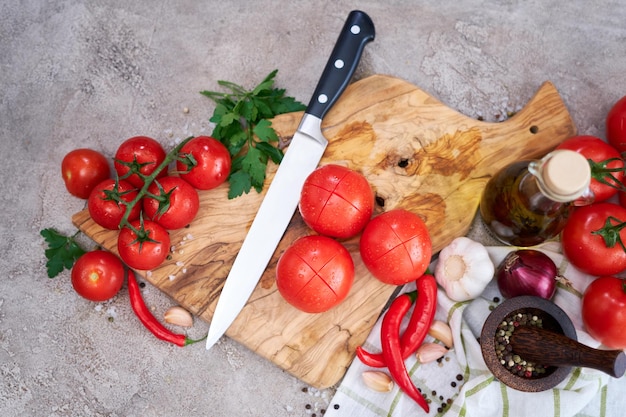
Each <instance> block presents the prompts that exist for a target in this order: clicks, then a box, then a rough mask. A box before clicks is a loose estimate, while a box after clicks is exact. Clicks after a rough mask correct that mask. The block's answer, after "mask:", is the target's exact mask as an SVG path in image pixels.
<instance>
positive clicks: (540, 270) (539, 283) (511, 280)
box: [496, 249, 559, 300]
mask: <svg viewBox="0 0 626 417" xmlns="http://www.w3.org/2000/svg"><path fill="white" fill-rule="evenodd" d="M558 278H559V277H558V275H557V269H556V265H555V264H554V262H553V261H552V259H550V257H549V256H548V255H546V254H545V253H543V252H540V251H538V250H533V249H520V250H517V251H513V252H510V253H509V254H508V255H507V256H506V258H504V260H503V261H502V262H501V263H500V265H499V266H498V268H497V269H496V279H497V281H498V288H499V289H500V292H501V293H502V295H503V296H504V297H506V298H512V297H517V296H520V295H534V296H538V297H542V298H545V299H547V300H549V299H551V298H552V297H553V296H554V292H555V291H556V282H557V280H558Z"/></svg>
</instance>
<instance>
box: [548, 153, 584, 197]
mask: <svg viewBox="0 0 626 417" xmlns="http://www.w3.org/2000/svg"><path fill="white" fill-rule="evenodd" d="M543 181H544V184H545V187H546V188H547V189H548V190H549V191H550V193H551V194H554V196H557V197H559V198H560V199H562V201H566V200H569V201H573V200H575V199H577V198H578V197H580V196H581V195H582V194H583V193H584V192H585V190H586V189H587V187H589V182H590V181H591V168H590V167H589V162H587V159H585V157H584V156H582V155H581V154H579V153H578V152H575V151H570V150H560V151H555V152H553V155H552V157H551V158H550V159H549V160H548V161H547V162H546V164H545V165H544V167H543Z"/></svg>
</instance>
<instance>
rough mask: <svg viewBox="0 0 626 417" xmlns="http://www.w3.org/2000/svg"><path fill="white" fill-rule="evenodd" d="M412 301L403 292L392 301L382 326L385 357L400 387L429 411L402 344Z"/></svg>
mask: <svg viewBox="0 0 626 417" xmlns="http://www.w3.org/2000/svg"><path fill="white" fill-rule="evenodd" d="M412 303H413V299H412V297H411V295H410V294H402V295H400V296H399V297H398V298H396V299H395V300H394V301H393V303H391V306H390V307H389V310H387V314H385V317H383V323H382V328H381V336H382V337H381V344H382V348H383V359H384V361H385V363H387V367H388V369H389V373H390V374H391V378H392V379H393V380H394V381H395V382H396V384H398V387H399V388H400V389H401V390H402V391H403V392H404V393H405V394H406V395H408V396H409V397H410V398H412V399H413V400H414V401H415V402H416V403H417V404H418V405H419V406H420V407H422V408H423V409H424V411H426V412H427V413H428V411H429V410H430V407H429V406H428V403H427V402H426V399H425V398H424V396H423V395H422V393H421V392H419V390H418V389H417V387H416V386H415V384H413V381H412V380H411V376H410V375H409V371H408V370H407V369H406V365H405V363H404V358H403V357H402V347H401V345H400V324H401V323H402V318H403V317H404V315H405V314H406V312H407V311H408V309H409V308H410V307H411V304H412Z"/></svg>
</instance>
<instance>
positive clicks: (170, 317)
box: [163, 306, 193, 327]
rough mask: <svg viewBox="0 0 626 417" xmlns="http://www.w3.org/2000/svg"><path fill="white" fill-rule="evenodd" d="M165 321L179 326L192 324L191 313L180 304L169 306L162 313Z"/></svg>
mask: <svg viewBox="0 0 626 417" xmlns="http://www.w3.org/2000/svg"><path fill="white" fill-rule="evenodd" d="M163 320H165V322H166V323H169V324H174V325H176V326H181V327H191V326H193V317H192V316H191V313H189V312H188V311H187V310H185V309H184V308H182V307H180V306H174V307H170V308H169V309H168V310H167V311H166V312H165V314H164V315H163Z"/></svg>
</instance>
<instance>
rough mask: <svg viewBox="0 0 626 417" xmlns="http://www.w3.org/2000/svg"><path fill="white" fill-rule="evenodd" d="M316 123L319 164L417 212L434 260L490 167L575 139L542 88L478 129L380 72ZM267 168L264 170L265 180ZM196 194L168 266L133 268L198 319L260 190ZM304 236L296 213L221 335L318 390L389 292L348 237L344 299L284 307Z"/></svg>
mask: <svg viewBox="0 0 626 417" xmlns="http://www.w3.org/2000/svg"><path fill="white" fill-rule="evenodd" d="M301 116H302V113H290V114H285V115H281V116H279V117H277V118H275V119H274V121H273V125H274V127H275V129H276V130H277V132H278V133H279V135H280V136H281V138H282V139H283V140H288V139H290V138H291V136H292V135H293V133H294V132H295V130H296V128H297V126H298V123H299V121H300V118H301ZM322 127H323V132H324V135H325V136H326V137H327V138H328V139H329V142H330V144H329V146H328V148H327V150H326V153H325V154H324V158H323V159H322V161H321V164H322V165H323V164H327V163H338V164H344V165H347V166H349V167H350V168H353V169H356V170H358V171H360V172H362V173H363V174H364V175H365V176H366V177H367V179H368V180H369V181H370V183H371V185H372V187H373V189H374V191H375V193H376V196H377V202H378V205H377V208H376V210H377V213H380V212H382V211H385V210H390V209H393V208H398V207H402V208H405V209H408V210H411V211H413V212H415V213H417V214H418V215H420V216H421V217H422V218H423V219H424V221H425V222H426V225H427V226H428V229H429V232H430V234H431V238H432V241H433V250H434V252H437V251H439V250H440V249H441V248H442V247H444V246H445V245H446V244H447V243H449V242H450V241H451V240H452V239H454V238H455V237H458V236H462V235H465V234H466V233H467V231H468V229H469V227H470V225H471V222H472V219H473V217H474V214H475V213H476V209H477V207H478V203H479V199H480V195H481V192H482V190H483V188H484V186H485V184H486V182H487V180H488V179H489V178H490V177H491V176H492V175H493V174H494V173H495V172H496V171H497V170H498V169H500V168H501V167H503V166H505V165H506V164H508V163H510V162H513V161H516V160H520V159H525V158H534V157H538V156H540V155H543V154H545V153H547V152H548V151H550V150H551V149H553V148H554V147H555V146H556V145H557V144H558V143H560V142H561V141H563V140H564V139H566V138H568V137H570V136H572V135H574V134H575V133H576V129H575V126H574V124H573V122H572V120H571V118H570V116H569V113H568V111H567V109H566V107H565V105H564V104H563V102H562V100H561V98H560V96H559V94H558V92H557V91H556V89H555V88H554V86H553V85H552V84H551V83H548V82H546V83H545V84H543V85H542V86H541V88H540V89H539V90H538V92H537V93H536V95H535V96H534V97H533V98H532V99H531V101H530V102H529V103H528V104H527V105H526V106H525V107H524V109H522V110H521V111H519V112H518V113H517V114H516V115H514V116H513V117H511V118H510V119H508V120H506V121H504V122H502V123H486V122H481V121H477V120H474V119H471V118H468V117H466V116H464V115H462V114H460V113H458V112H456V111H454V110H451V109H450V108H448V107H447V106H445V105H444V104H442V103H440V102H439V101H438V100H436V99H435V98H433V97H432V96H430V95H428V94H427V93H426V92H424V91H422V90H420V89H419V88H417V87H416V86H414V85H412V84H409V83H407V82H405V81H403V80H400V79H397V78H394V77H390V76H384V75H375V76H371V77H369V78H365V79H363V80H360V81H358V82H355V83H353V84H351V85H350V86H349V87H348V89H347V90H346V91H345V93H344V94H343V96H342V97H341V99H340V100H339V101H338V102H337V103H336V104H335V106H334V107H333V108H332V109H331V111H330V112H329V114H328V115H327V117H326V118H325V119H324V123H323V126H322ZM275 170H276V167H275V166H270V167H268V178H267V183H269V182H270V181H271V179H272V178H273V175H274V172H275ZM267 183H266V187H265V189H267ZM200 198H201V209H200V213H199V215H198V217H197V218H196V219H195V220H194V221H193V223H192V224H191V225H190V226H189V227H188V228H185V229H182V230H177V231H172V232H171V240H172V245H173V246H174V249H173V252H172V256H171V259H170V260H168V261H166V262H165V263H164V264H163V265H162V266H161V267H159V268H158V269H155V270H153V271H151V272H149V273H148V272H146V271H138V272H139V274H140V275H142V276H143V277H144V278H145V279H146V280H147V281H149V282H150V283H152V284H153V285H155V286H156V287H158V288H159V289H161V290H162V291H163V292H165V293H166V294H167V295H169V296H170V297H171V298H172V299H173V300H175V301H176V302H177V303H179V304H180V305H182V306H184V307H185V308H187V309H189V310H190V311H191V312H193V313H194V314H195V315H197V316H199V317H201V318H202V319H203V320H206V321H207V322H210V320H211V317H212V314H213V311H214V309H215V305H216V302H217V298H218V296H219V294H220V290H221V288H222V286H223V283H224V280H225V278H226V276H227V275H228V272H229V270H230V266H231V264H232V263H233V261H234V258H235V256H236V254H237V252H238V250H239V248H240V246H241V244H242V241H243V239H244V238H245V235H246V233H247V229H248V228H249V226H250V224H251V222H252V219H253V217H254V215H255V213H256V211H257V209H258V207H259V205H260V203H261V200H262V198H263V194H257V193H256V192H252V193H250V194H248V195H245V196H242V197H239V198H237V199H234V200H228V198H227V184H224V185H223V186H220V187H218V188H217V189H214V190H210V191H203V192H201V193H200ZM73 222H74V224H75V225H76V226H77V227H79V228H80V229H81V230H82V231H83V232H84V233H86V234H87V235H88V236H90V237H91V238H92V239H93V240H94V241H95V242H97V243H98V244H99V245H101V246H103V247H104V248H107V249H109V250H111V251H112V252H114V253H117V249H116V238H117V232H116V231H108V230H104V229H102V228H101V227H99V226H98V225H96V224H95V223H94V222H93V220H91V218H90V217H89V213H88V212H87V210H84V211H81V212H79V213H77V214H76V215H75V216H74V217H73ZM310 233H311V231H310V230H309V229H308V228H307V227H306V225H305V224H304V223H303V221H302V219H301V217H300V215H299V214H298V213H297V212H296V214H295V215H294V216H293V218H292V219H291V223H290V225H289V228H288V230H287V232H286V233H285V235H284V237H283V239H282V241H281V243H280V245H279V246H278V248H277V249H276V252H275V253H274V256H273V258H272V260H271V261H270V264H269V266H268V268H267V270H266V272H265V274H264V275H263V277H262V278H261V280H260V282H259V284H258V286H257V288H256V289H255V291H254V293H253V294H252V296H251V298H250V300H249V301H248V303H247V305H246V307H245V308H244V309H243V311H242V312H241V313H240V315H239V317H238V318H237V319H236V320H235V322H234V323H233V324H232V326H231V327H230V328H229V330H228V332H227V333H226V334H227V335H228V336H229V337H231V338H233V339H235V340H237V341H238V342H240V343H242V344H243V345H245V346H246V347H248V348H249V349H251V350H253V351H254V352H256V353H258V354H259V355H261V356H263V357H265V358H267V359H268V360H270V361H272V362H274V363H275V364H276V365H278V366H280V367H281V368H283V369H284V370H286V371H288V372H289V373H291V374H293V375H295V376H296V377H298V378H300V379H301V380H302V381H304V382H306V383H308V384H310V385H312V386H315V387H318V388H324V387H328V386H331V385H333V384H335V383H337V382H338V381H339V380H340V379H341V378H342V376H343V375H344V373H345V371H346V369H347V367H348V366H349V365H350V362H351V361H352V359H353V358H354V350H355V348H356V346H358V345H360V344H361V343H363V341H364V340H365V338H366V336H367V335H368V334H369V333H370V331H371V328H372V326H373V325H374V323H375V322H376V319H377V318H378V317H379V315H380V313H381V312H382V309H383V308H384V306H385V304H386V302H387V301H388V299H389V297H390V296H391V294H392V293H393V291H394V290H395V287H393V286H390V285H386V284H382V283H380V282H379V281H377V280H376V279H375V278H373V277H372V276H371V275H370V274H369V273H368V271H367V270H366V268H365V267H364V266H363V263H362V261H361V258H360V256H359V252H358V237H356V238H353V239H350V240H347V241H345V242H343V243H344V244H345V245H346V246H347V248H348V249H349V251H350V252H351V254H352V256H353V259H354V262H355V268H356V277H355V282H354V286H353V288H352V290H351V292H350V294H349V296H348V298H347V299H346V300H345V301H344V302H343V303H342V304H340V305H339V306H337V307H335V308H334V309H332V310H330V311H328V312H326V313H323V314H307V313H302V312H300V311H298V310H296V309H294V308H292V307H291V306H290V305H288V304H287V303H286V302H285V301H284V300H283V299H282V297H281V296H280V294H279V293H278V291H277V290H276V285H275V267H276V262H277V261H278V258H279V256H280V254H281V253H282V252H283V251H284V250H285V249H286V247H287V246H288V245H289V244H290V243H292V242H293V241H294V240H295V239H296V238H298V237H300V236H303V235H306V234H310ZM198 354H199V355H202V354H205V353H204V351H203V350H199V351H198Z"/></svg>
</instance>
